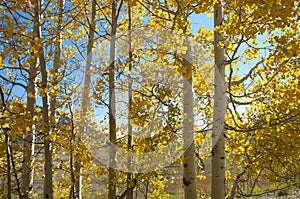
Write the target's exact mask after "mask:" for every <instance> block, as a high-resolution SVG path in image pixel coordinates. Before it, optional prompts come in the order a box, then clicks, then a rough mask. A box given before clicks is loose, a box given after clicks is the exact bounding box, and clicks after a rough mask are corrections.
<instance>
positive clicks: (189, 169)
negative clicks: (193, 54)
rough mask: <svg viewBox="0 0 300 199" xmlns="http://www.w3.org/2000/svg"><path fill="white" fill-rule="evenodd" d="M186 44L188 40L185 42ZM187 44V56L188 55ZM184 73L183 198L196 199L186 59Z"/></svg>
mask: <svg viewBox="0 0 300 199" xmlns="http://www.w3.org/2000/svg"><path fill="white" fill-rule="evenodd" d="M186 39H187V38H186ZM185 43H186V45H189V44H188V41H186V42H185ZM189 50H190V49H189V46H188V51H187V56H189V53H190V52H189ZM183 64H184V68H185V71H184V72H185V74H184V76H183V77H184V78H183V93H184V94H183V112H184V120H183V132H184V134H183V142H184V146H188V148H187V150H186V151H185V152H184V154H183V187H184V198H186V199H196V198H197V193H196V171H195V146H194V111H193V107H194V96H193V82H192V78H193V69H192V65H191V64H190V63H189V62H188V59H186V58H185V59H184V60H183Z"/></svg>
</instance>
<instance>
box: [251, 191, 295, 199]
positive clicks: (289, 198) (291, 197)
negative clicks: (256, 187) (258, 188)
mask: <svg viewBox="0 0 300 199" xmlns="http://www.w3.org/2000/svg"><path fill="white" fill-rule="evenodd" d="M273 198H274V199H299V198H300V190H298V191H290V192H289V193H288V195H286V196H274V195H273V196H271V195H269V196H256V197H250V199H273Z"/></svg>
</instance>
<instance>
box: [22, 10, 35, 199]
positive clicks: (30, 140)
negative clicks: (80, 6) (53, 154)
mask: <svg viewBox="0 0 300 199" xmlns="http://www.w3.org/2000/svg"><path fill="white" fill-rule="evenodd" d="M33 22H34V23H38V18H37V17H36V16H34V18H33ZM36 32H38V26H36V25H34V30H33V35H34V34H35V33H36ZM35 37H36V35H34V36H33V38H32V45H33V46H34V38H35ZM34 56H35V55H34ZM37 63H38V62H37V59H35V61H34V62H33V63H31V64H30V68H29V71H28V85H27V105H26V117H27V119H29V120H33V116H34V107H35V104H36V99H35V96H36V92H35V89H36V87H35V81H36V76H37V71H36V68H37ZM29 129H30V130H29V132H28V133H27V135H26V136H25V139H24V144H23V162H22V175H21V193H22V198H29V197H30V195H31V193H32V186H33V162H34V149H35V144H34V140H35V129H34V125H31V126H29Z"/></svg>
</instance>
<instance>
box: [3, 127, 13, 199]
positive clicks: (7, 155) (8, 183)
mask: <svg viewBox="0 0 300 199" xmlns="http://www.w3.org/2000/svg"><path fill="white" fill-rule="evenodd" d="M2 130H3V131H5V132H4V134H5V144H6V162H7V199H12V195H11V194H12V187H11V186H12V184H11V164H10V148H9V137H8V135H7V131H6V130H5V129H2Z"/></svg>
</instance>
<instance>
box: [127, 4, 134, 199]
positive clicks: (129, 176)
mask: <svg viewBox="0 0 300 199" xmlns="http://www.w3.org/2000/svg"><path fill="white" fill-rule="evenodd" d="M131 42H132V38H131V9H130V3H129V2H128V52H129V53H128V58H129V63H128V64H129V71H131V70H132V63H131V62H132V46H131V45H132V44H131ZM131 111H132V78H131V76H130V75H129V77H128V138H127V149H128V151H131V150H132V125H131V117H130V113H131ZM130 165H131V159H130V157H129V158H128V168H130ZM132 175H133V174H132V173H130V172H128V174H127V193H126V194H127V199H133V188H134V187H133V185H132Z"/></svg>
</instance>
